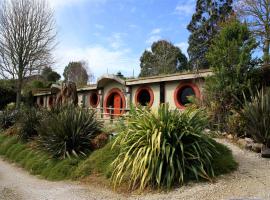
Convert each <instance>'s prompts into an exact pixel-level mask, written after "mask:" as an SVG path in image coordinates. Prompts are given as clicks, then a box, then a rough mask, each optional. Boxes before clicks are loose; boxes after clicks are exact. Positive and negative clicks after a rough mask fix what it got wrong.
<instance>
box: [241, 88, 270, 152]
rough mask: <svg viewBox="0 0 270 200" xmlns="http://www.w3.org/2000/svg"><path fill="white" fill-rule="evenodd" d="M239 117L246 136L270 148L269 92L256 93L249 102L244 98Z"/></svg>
mask: <svg viewBox="0 0 270 200" xmlns="http://www.w3.org/2000/svg"><path fill="white" fill-rule="evenodd" d="M241 115H242V118H243V119H244V120H245V129H246V132H247V134H248V135H251V136H252V137H253V139H254V140H255V141H257V142H260V143H263V144H265V145H266V146H267V147H270V126H269V124H270V91H265V90H261V91H258V92H257V93H256V94H254V95H252V96H251V100H247V99H246V98H245V103H244V108H243V111H242V113H241Z"/></svg>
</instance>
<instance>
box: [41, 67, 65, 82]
mask: <svg viewBox="0 0 270 200" xmlns="http://www.w3.org/2000/svg"><path fill="white" fill-rule="evenodd" d="M41 75H42V76H43V78H44V79H45V80H46V81H48V82H56V81H58V80H59V79H60V78H61V76H60V74H58V73H57V72H55V71H53V70H52V68H51V67H45V68H44V69H43V70H42V73H41Z"/></svg>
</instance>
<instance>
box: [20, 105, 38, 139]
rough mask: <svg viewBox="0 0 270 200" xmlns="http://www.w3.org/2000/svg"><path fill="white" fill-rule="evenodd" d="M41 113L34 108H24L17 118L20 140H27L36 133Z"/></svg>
mask: <svg viewBox="0 0 270 200" xmlns="http://www.w3.org/2000/svg"><path fill="white" fill-rule="evenodd" d="M40 120H41V113H40V111H39V110H37V109H35V108H33V107H32V108H30V107H27V108H24V109H23V110H22V114H21V116H20V118H19V124H20V132H19V136H20V138H21V139H22V140H24V141H27V140H29V139H32V138H33V137H35V136H37V135H38V132H37V127H38V126H39V124H40Z"/></svg>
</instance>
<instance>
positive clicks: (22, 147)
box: [0, 134, 80, 180]
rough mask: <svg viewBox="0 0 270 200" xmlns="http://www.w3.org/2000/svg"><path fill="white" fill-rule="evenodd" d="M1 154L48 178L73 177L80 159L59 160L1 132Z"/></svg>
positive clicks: (31, 171) (35, 173) (62, 178)
mask: <svg viewBox="0 0 270 200" xmlns="http://www.w3.org/2000/svg"><path fill="white" fill-rule="evenodd" d="M0 155H1V156H3V157H4V158H5V159H7V160H9V161H11V162H15V163H17V164H18V165H19V166H21V167H23V168H25V169H26V170H28V171H29V172H30V173H31V174H33V175H39V176H40V177H43V178H45V179H48V180H64V179H71V178H72V174H73V171H75V170H76V168H77V166H78V164H79V163H80V159H78V158H68V159H65V160H59V159H55V158H52V157H51V156H50V155H49V154H47V153H45V152H43V151H40V150H37V149H33V148H31V147H29V146H28V145H27V143H23V142H21V141H20V140H19V139H18V138H17V137H15V136H12V137H11V136H6V135H3V134H0Z"/></svg>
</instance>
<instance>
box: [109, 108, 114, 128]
mask: <svg viewBox="0 0 270 200" xmlns="http://www.w3.org/2000/svg"><path fill="white" fill-rule="evenodd" d="M109 111H110V122H111V124H112V123H113V115H112V114H113V112H112V111H113V110H112V106H110V107H109Z"/></svg>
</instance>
